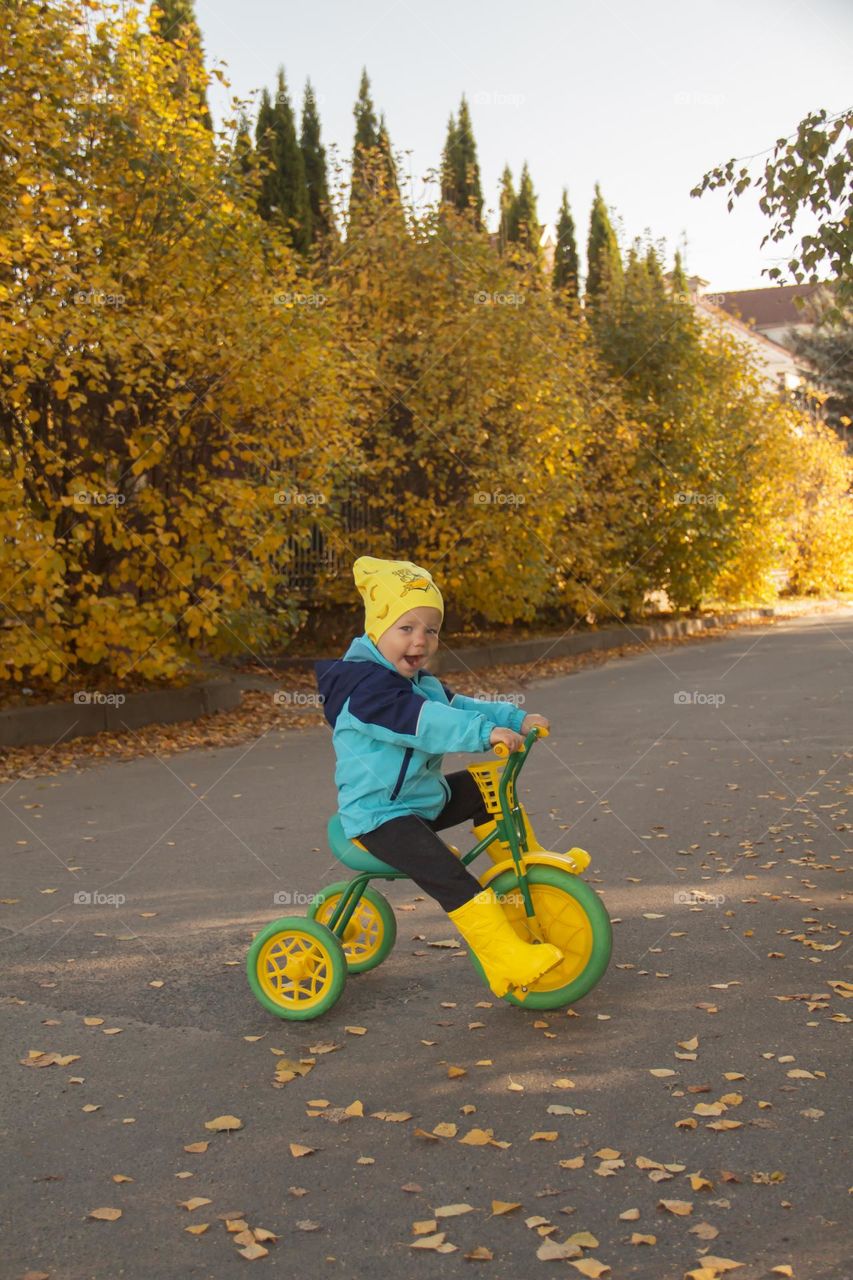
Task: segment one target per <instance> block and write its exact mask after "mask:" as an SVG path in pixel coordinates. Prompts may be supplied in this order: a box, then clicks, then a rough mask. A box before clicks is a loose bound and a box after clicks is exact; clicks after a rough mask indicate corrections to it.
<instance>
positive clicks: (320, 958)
mask: <svg viewBox="0 0 853 1280" xmlns="http://www.w3.org/2000/svg"><path fill="white" fill-rule="evenodd" d="M257 976H258V982H259V983H260V985H261V987H262V989H263V991H264V993H265V994H266V995H267V996H269V998H270V999H271V1000H273V1001H275V1002H276V1004H280V1005H286V1006H290V1007H298V1008H300V1009H307V1008H310V1007H311V1006H312V1005H314V1004H318V1003H319V1001H320V1000H322V999H323V997H324V996H325V995H326V993H327V991H328V990H329V987H330V985H331V981H332V956H331V954H330V952H329V951H328V949H327V948H326V947H324V946H323V944H322V943H321V942H319V941H318V939H317V938H315V937H313V935H312V934H310V933H301V932H300V931H299V930H296V929H294V930H289V931H288V932H287V933H279V934H276V935H275V936H274V937H272V938H270V939H269V940H268V941H267V942H266V943H265V944H264V946H263V947H262V948H261V951H260V953H259V955H258V961H257Z"/></svg>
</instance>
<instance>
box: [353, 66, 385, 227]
mask: <svg viewBox="0 0 853 1280" xmlns="http://www.w3.org/2000/svg"><path fill="white" fill-rule="evenodd" d="M353 115H354V116H355V139H354V141H353V148H352V183H351V186H350V200H349V216H350V222H352V220H353V218H354V217H355V216H357V214H358V211H359V209H360V207H361V206H362V204H363V203H364V201H365V199H366V198H367V195H368V172H367V171H368V168H369V164H370V157H371V156H372V155H373V154H374V153H375V150H376V147H377V146H378V144H379V122H378V120H377V119H376V112H375V110H374V108H373V99H372V98H371V96H370V80H369V79H368V77H367V68H363V69H362V73H361V83H360V84H359V86H358V98H357V99H356V103H355V106H354V108H353Z"/></svg>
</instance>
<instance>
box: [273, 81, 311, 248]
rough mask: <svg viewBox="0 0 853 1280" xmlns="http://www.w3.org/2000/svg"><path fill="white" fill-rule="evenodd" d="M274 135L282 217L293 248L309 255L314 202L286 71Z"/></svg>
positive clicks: (279, 91) (278, 95) (279, 87)
mask: <svg viewBox="0 0 853 1280" xmlns="http://www.w3.org/2000/svg"><path fill="white" fill-rule="evenodd" d="M273 131H274V134H275V162H276V167H277V169H278V174H279V179H278V191H279V197H280V205H279V209H280V217H281V220H282V221H283V222H284V225H285V226H286V227H287V229H288V231H289V233H290V237H291V240H292V242H293V247H294V248H295V249H297V250H298V251H299V252H300V253H307V252H308V250H309V248H310V247H311V202H310V199H309V196H308V186H307V184H306V181H305V163H304V161H303V158H302V150H301V148H300V146H299V143H298V141H297V138H296V121H295V119H294V116H293V108H292V107H291V105H290V98H289V96H288V92H287V84H286V82H285V78H284V68H283V67H280V68H279V72H278V84H277V88H276V100H275V107H274V109H273Z"/></svg>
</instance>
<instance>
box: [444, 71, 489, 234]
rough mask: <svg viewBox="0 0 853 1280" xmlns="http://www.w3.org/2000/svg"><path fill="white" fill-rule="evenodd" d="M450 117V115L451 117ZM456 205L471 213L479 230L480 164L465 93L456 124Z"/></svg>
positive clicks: (480, 206) (480, 223)
mask: <svg viewBox="0 0 853 1280" xmlns="http://www.w3.org/2000/svg"><path fill="white" fill-rule="evenodd" d="M451 118H452V117H451ZM454 154H455V172H456V207H457V208H458V209H461V210H463V211H465V212H467V211H469V210H470V212H471V213H472V215H473V219H474V226H475V227H476V228H477V229H478V230H479V229H480V227H481V226H482V220H483V191H482V187H481V185H480V165H479V163H478V161H477V143H476V142H475V140H474V129H473V126H472V124H471V113H470V112H469V110H468V103H467V101H466V99H465V95H464V94H463V95H462V101H461V102H460V104H459V122H458V124H457V126H456V150H455V153H454Z"/></svg>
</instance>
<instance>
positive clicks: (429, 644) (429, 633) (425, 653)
mask: <svg viewBox="0 0 853 1280" xmlns="http://www.w3.org/2000/svg"><path fill="white" fill-rule="evenodd" d="M440 627H441V613H440V612H439V610H438V609H433V608H431V607H430V606H429V605H420V606H419V607H418V608H417V609H410V610H409V612H408V613H404V614H403V615H402V617H400V618H398V619H397V621H396V622H395V623H394V624H393V625H392V626H390V627H389V628H388V630H387V631H383V632H382V635H381V636H380V637H379V642H378V643H377V645H376V648H377V649H378V650H379V652H380V653H381V654H382V657H383V658H387V659H388V661H389V662H393V664H394V666H395V667H396V669H397V670H398V671H399V673H400V675H401V676H408V678H409V679H410V680H411V679H412V677H413V676H414V675H415V673H416V672H418V671H420V670H421V669H422V668H424V667H426V665H427V663H428V662H429V660H430V658H431V657H432V656H433V654H434V653H435V651H436V649H437V648H438V632H439V629H440Z"/></svg>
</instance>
